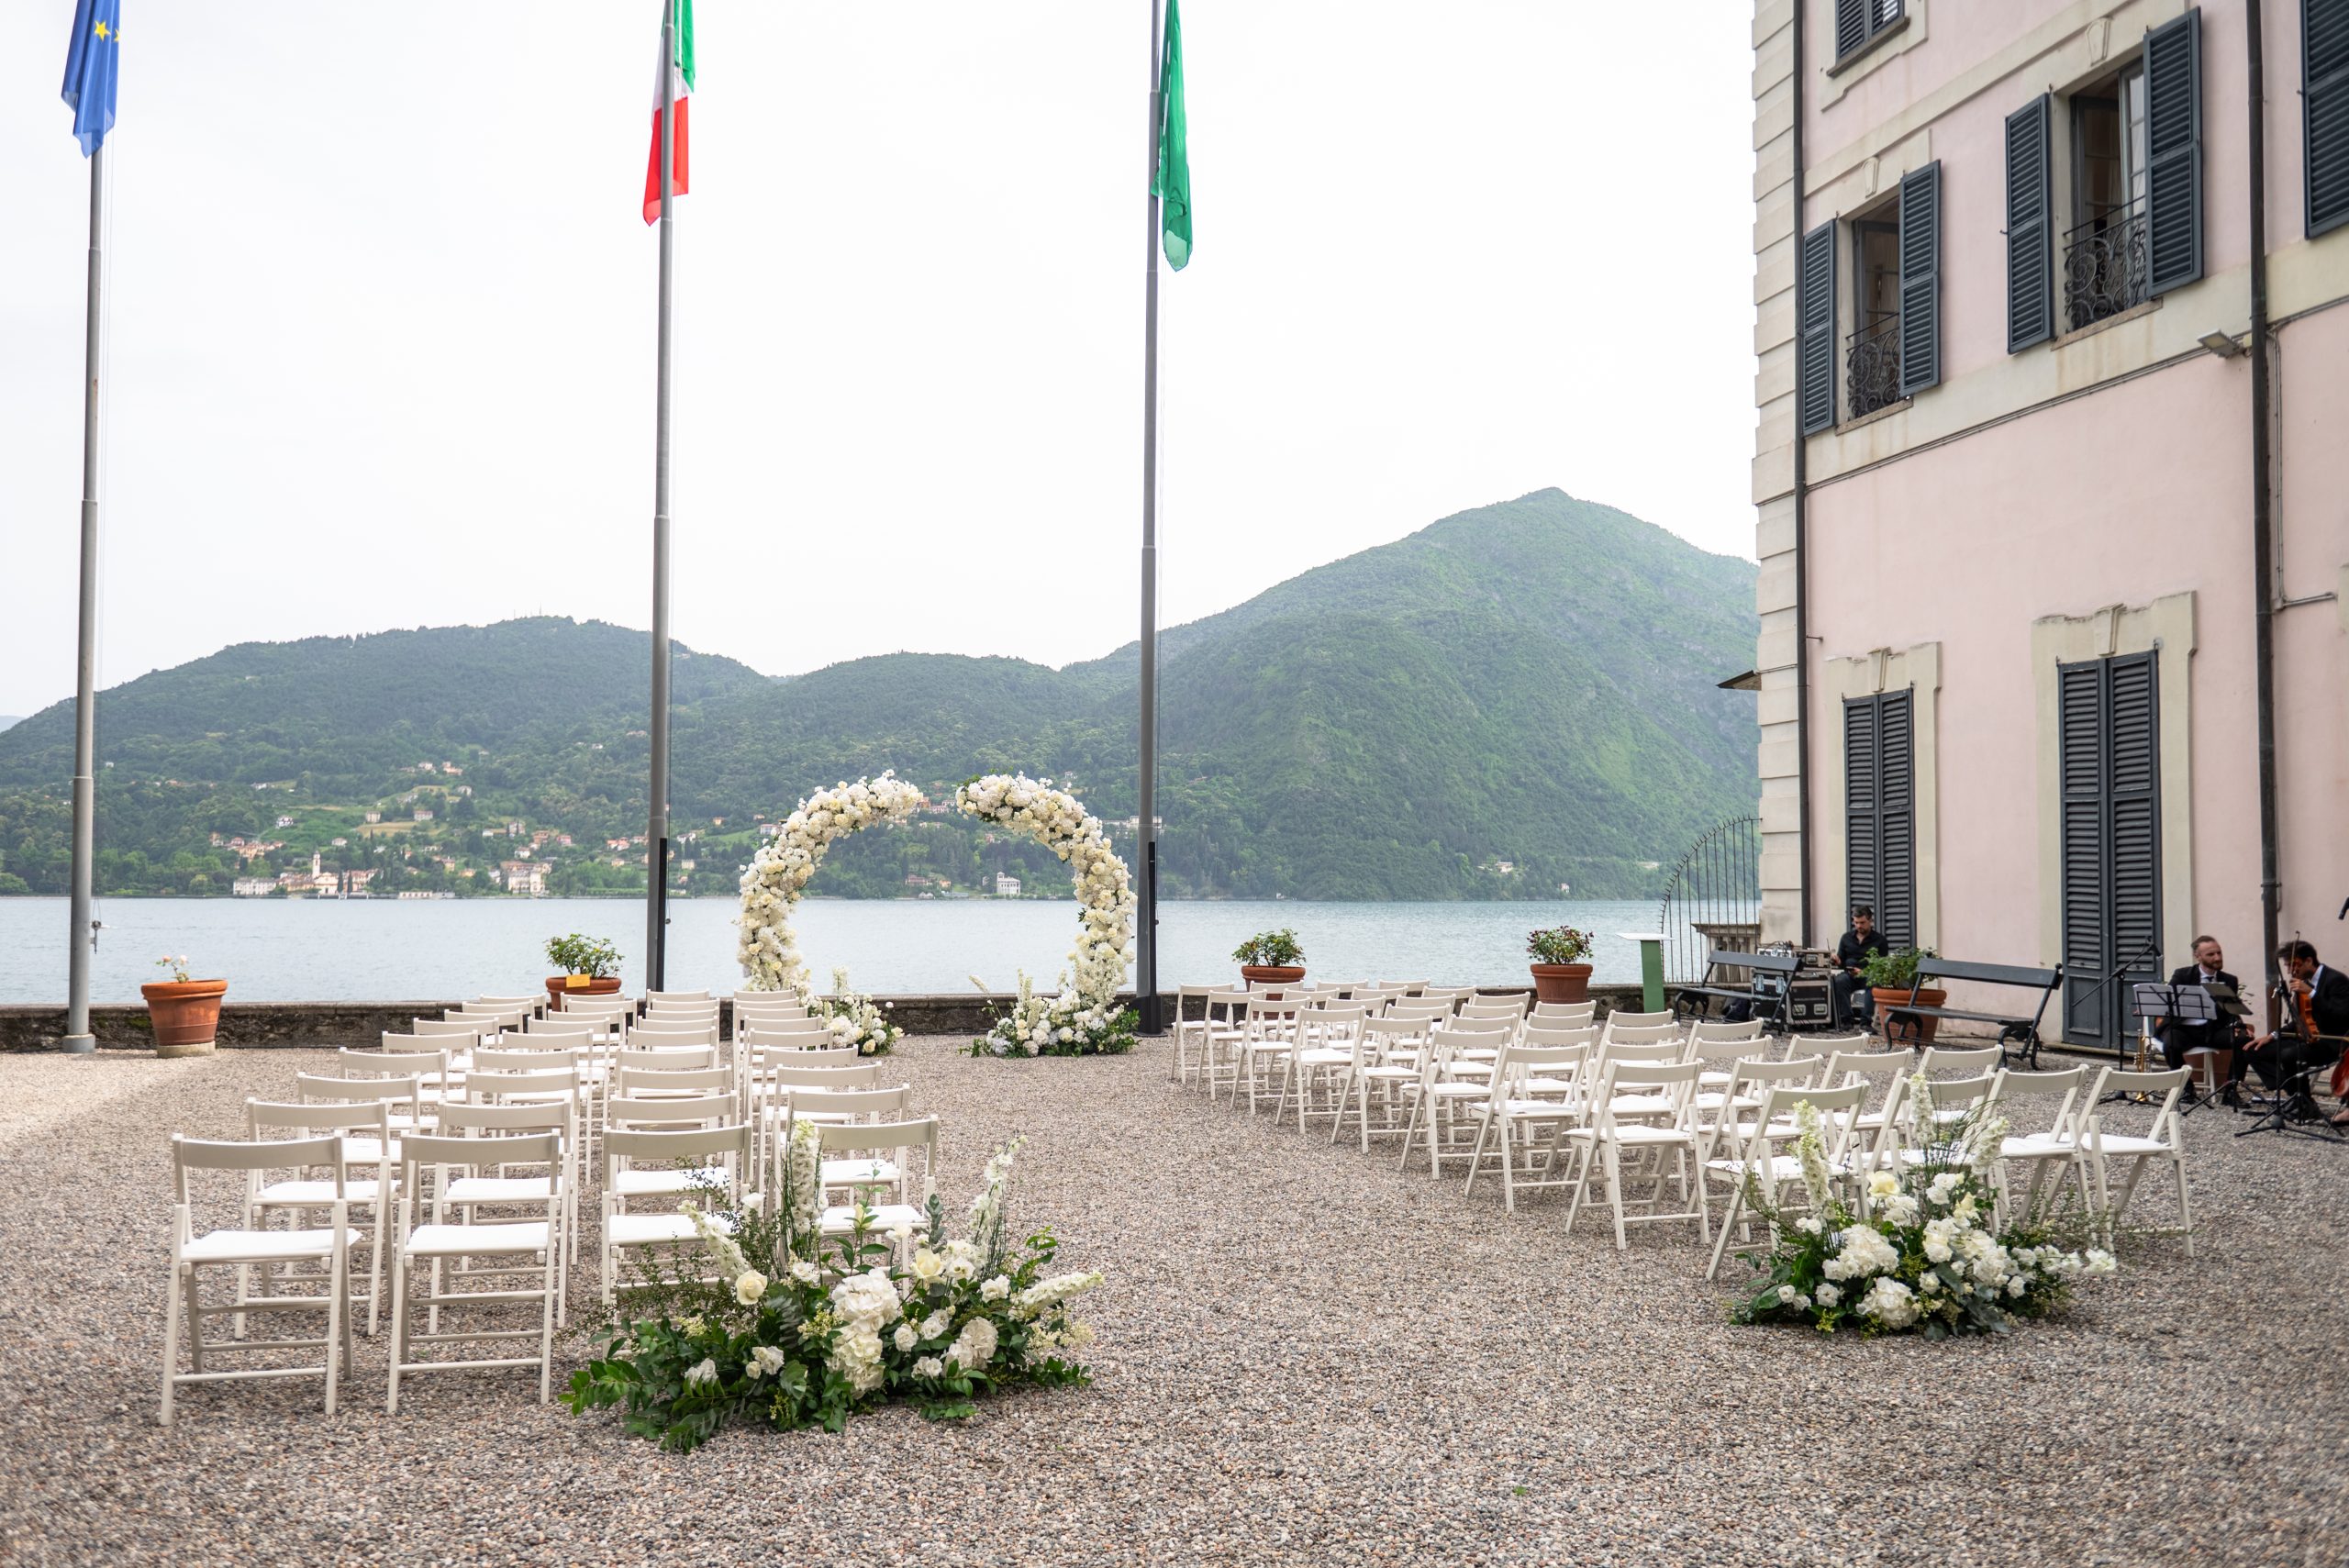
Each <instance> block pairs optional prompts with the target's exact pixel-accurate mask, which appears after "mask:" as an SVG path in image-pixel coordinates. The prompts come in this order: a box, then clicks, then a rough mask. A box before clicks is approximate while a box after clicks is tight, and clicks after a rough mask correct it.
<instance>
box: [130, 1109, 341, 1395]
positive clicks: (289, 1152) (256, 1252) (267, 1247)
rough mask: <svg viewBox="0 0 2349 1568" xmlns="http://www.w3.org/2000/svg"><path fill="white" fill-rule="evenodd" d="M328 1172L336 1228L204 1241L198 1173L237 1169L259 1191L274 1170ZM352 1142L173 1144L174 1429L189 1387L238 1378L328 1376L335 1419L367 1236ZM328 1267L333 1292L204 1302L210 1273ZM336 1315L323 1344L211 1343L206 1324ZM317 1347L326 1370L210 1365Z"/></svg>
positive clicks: (168, 1306)
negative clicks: (359, 1245) (351, 1195)
mask: <svg viewBox="0 0 2349 1568" xmlns="http://www.w3.org/2000/svg"><path fill="white" fill-rule="evenodd" d="M319 1170H323V1171H325V1172H327V1173H328V1178H327V1179H328V1183H329V1184H330V1188H331V1191H332V1192H333V1194H334V1197H333V1199H332V1201H330V1202H329V1203H328V1204H327V1205H326V1206H325V1207H326V1209H327V1224H326V1226H325V1227H324V1228H323V1229H308V1230H268V1229H229V1228H227V1227H223V1228H220V1229H212V1230H207V1231H206V1232H204V1233H203V1234H202V1235H198V1234H197V1233H196V1229H195V1198H194V1194H193V1190H192V1187H191V1184H190V1183H189V1180H188V1175H189V1173H190V1172H194V1171H233V1172H235V1173H238V1174H239V1175H242V1176H244V1177H245V1178H246V1179H247V1183H248V1184H249V1185H250V1183H251V1182H252V1181H253V1179H254V1178H255V1177H256V1176H259V1177H261V1178H263V1179H264V1181H265V1179H266V1177H267V1175H268V1173H270V1172H273V1171H292V1172H296V1173H306V1172H310V1171H319ZM343 1171H344V1165H343V1152H342V1140H341V1139H340V1137H336V1136H332V1135H329V1136H328V1137H325V1138H294V1139H284V1140H276V1141H272V1142H264V1143H222V1142H211V1141H206V1140H196V1139H192V1138H182V1137H179V1136H178V1135H176V1134H174V1135H173V1138H172V1248H171V1253H172V1256H171V1284H170V1289H169V1292H168V1293H167V1295H166V1296H165V1297H164V1302H163V1402H162V1408H161V1413H160V1415H159V1417H158V1419H159V1420H160V1421H161V1424H162V1425H164V1426H166V1427H168V1426H170V1425H171V1424H172V1416H173V1406H174V1404H175V1402H176V1396H178V1393H179V1390H180V1387H181V1385H184V1384H196V1383H225V1382H229V1381H232V1380H237V1379H252V1378H269V1377H319V1376H323V1377H324V1378H325V1379H326V1385H327V1386H326V1407H327V1414H328V1415H329V1416H331V1415H333V1414H334V1407H335V1396H336V1393H337V1390H338V1387H339V1385H340V1377H341V1373H342V1372H343V1370H344V1369H346V1368H347V1367H349V1366H350V1364H351V1267H350V1265H351V1247H352V1245H353V1244H354V1243H356V1242H357V1241H358V1240H359V1233H358V1232H357V1231H355V1230H353V1229H351V1226H350V1223H349V1212H348V1210H347V1209H346V1207H345V1206H344V1199H343V1196H342V1190H343V1184H344V1183H343ZM303 1262H308V1263H315V1264H320V1265H323V1267H324V1269H325V1271H326V1272H325V1273H324V1275H323V1276H320V1277H319V1281H318V1283H320V1284H322V1285H323V1286H324V1287H325V1288H324V1291H323V1293H322V1294H320V1295H318V1296H307V1297H304V1296H292V1295H286V1296H265V1297H260V1298H256V1299H251V1300H244V1301H232V1302H230V1303H228V1305H226V1306H219V1307H206V1306H205V1305H204V1303H203V1299H202V1297H203V1290H202V1283H203V1281H202V1275H201V1273H199V1271H201V1270H204V1269H207V1268H234V1269H238V1270H239V1271H240V1272H241V1271H242V1270H245V1269H249V1268H251V1267H255V1266H260V1267H262V1268H276V1267H279V1266H281V1265H284V1266H289V1267H290V1266H291V1265H294V1264H297V1263H303ZM321 1310H323V1311H324V1312H325V1313H326V1318H327V1322H326V1332H325V1334H324V1335H323V1336H322V1337H320V1338H318V1339H316V1340H227V1341H208V1340H206V1339H205V1337H204V1320H205V1319H206V1318H218V1317H221V1316H223V1315H226V1314H231V1313H245V1312H297V1311H306V1312H317V1311H321ZM182 1314H185V1316H186V1320H187V1359H188V1370H187V1371H185V1372H182V1371H180V1369H179V1368H180V1320H181V1316H182ZM303 1350H317V1351H320V1352H321V1357H320V1362H319V1364H318V1365H317V1366H272V1367H254V1366H240V1367H236V1368H233V1369H231V1368H223V1367H220V1366H217V1365H207V1364H206V1356H207V1355H225V1354H228V1353H232V1352H234V1353H239V1354H242V1353H250V1352H258V1351H303Z"/></svg>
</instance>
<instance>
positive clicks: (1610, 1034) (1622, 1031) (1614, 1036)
mask: <svg viewBox="0 0 2349 1568" xmlns="http://www.w3.org/2000/svg"><path fill="white" fill-rule="evenodd" d="M1600 1027H1601V1028H1602V1029H1605V1030H1606V1033H1605V1034H1603V1035H1601V1036H1600V1037H1599V1038H1600V1039H1602V1040H1609V1041H1613V1040H1662V1039H1664V1037H1665V1036H1666V1035H1670V1036H1672V1037H1673V1038H1675V1039H1677V1038H1679V1035H1680V1024H1679V1021H1678V1020H1677V1019H1675V1018H1673V1016H1672V1015H1671V1014H1670V1013H1609V1014H1608V1015H1607V1017H1606V1018H1605V1020H1604V1021H1603V1022H1602V1024H1601V1026H1600Z"/></svg>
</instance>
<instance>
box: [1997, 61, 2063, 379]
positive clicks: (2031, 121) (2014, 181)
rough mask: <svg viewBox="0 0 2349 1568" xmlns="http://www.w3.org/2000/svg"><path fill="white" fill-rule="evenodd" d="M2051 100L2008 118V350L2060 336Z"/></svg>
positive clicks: (2040, 99)
mask: <svg viewBox="0 0 2349 1568" xmlns="http://www.w3.org/2000/svg"><path fill="white" fill-rule="evenodd" d="M2051 106H2052V100H2051V99H2050V97H2049V95H2046V94H2044V93H2043V94H2041V95H2039V96H2038V97H2036V98H2033V99H2032V101H2031V102H2030V103H2028V104H2025V105H2024V106H2022V107H2021V108H2020V109H2017V110H2016V111H2015V112H2014V113H2013V114H2010V115H2009V116H2008V117H2007V352H2009V353H2010V354H2011V353H2013V352H2015V351H2016V350H2019V349H2028V348H2030V347H2031V346H2032V344H2033V343H2044V342H2045V341H2047V339H2050V338H2053V337H2054V336H2055V278H2054V235H2053V234H2052V233H2051V232H2050V231H2049V228H2048V221H2047V209H2048V206H2050V187H2051V185H2052V183H2053V176H2052V168H2053V165H2052V162H2051V161H2050V158H2049V154H2048V148H2047V126H2048V121H2049V118H2050V108H2051Z"/></svg>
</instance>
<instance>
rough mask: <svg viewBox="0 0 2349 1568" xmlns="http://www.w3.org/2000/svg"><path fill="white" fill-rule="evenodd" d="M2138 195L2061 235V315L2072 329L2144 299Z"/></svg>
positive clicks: (2141, 209)
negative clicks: (2127, 203)
mask: <svg viewBox="0 0 2349 1568" xmlns="http://www.w3.org/2000/svg"><path fill="white" fill-rule="evenodd" d="M2145 277H2146V256H2145V204H2144V201H2143V198H2142V197H2141V198H2139V199H2138V200H2136V201H2133V202H2131V203H2130V204H2129V205H2128V206H2121V207H2115V208H2114V209H2113V210H2112V211H2110V213H2107V214H2106V215H2105V216H2104V217H2099V218H2096V219H2093V220H2091V221H2089V222H2087V223H2084V224H2082V225H2080V226H2079V227H2078V228H2075V229H2073V230H2072V231H2071V232H2070V233H2069V234H2066V235H2065V236H2064V319H2065V322H2066V323H2067V324H2068V325H2069V326H2070V327H2071V328H2072V330H2074V331H2078V330H2079V329H2080V328H2083V327H2087V326H2089V325H2091V324H2092V323H2095V322H2099V321H2101V320H2103V319H2104V318H2105V317H2108V316H2118V315H2120V314H2121V312H2122V311H2124V310H2127V309H2128V308H2130V307H2131V306H2137V305H2143V303H2144V302H2145Z"/></svg>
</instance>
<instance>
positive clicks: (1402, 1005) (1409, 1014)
mask: <svg viewBox="0 0 2349 1568" xmlns="http://www.w3.org/2000/svg"><path fill="white" fill-rule="evenodd" d="M1451 1016H1452V1004H1451V1003H1449V1002H1446V1001H1443V1000H1442V999H1441V998H1438V999H1437V1000H1435V1001H1432V1002H1431V1001H1429V1000H1428V999H1427V998H1426V997H1424V996H1397V997H1393V998H1391V999H1390V1000H1389V1001H1388V1002H1387V1004H1386V1017H1388V1018H1450V1017H1451Z"/></svg>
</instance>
